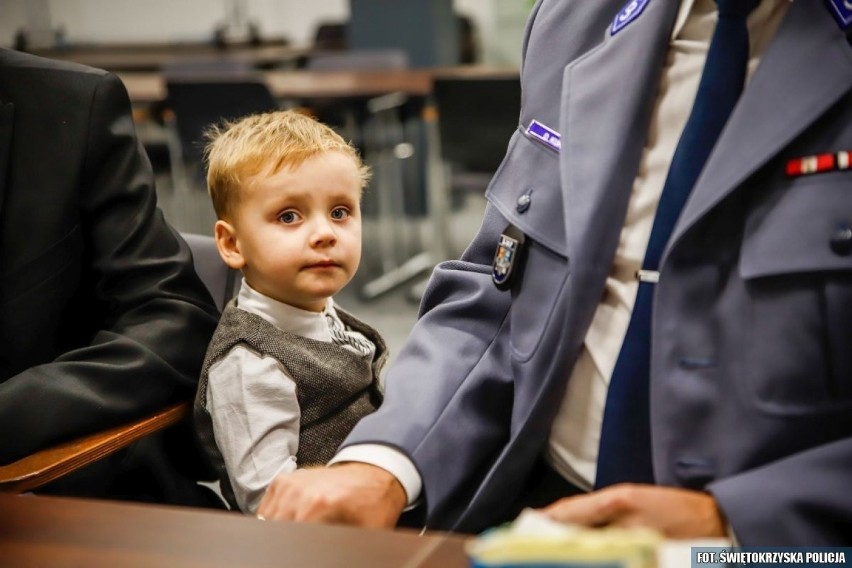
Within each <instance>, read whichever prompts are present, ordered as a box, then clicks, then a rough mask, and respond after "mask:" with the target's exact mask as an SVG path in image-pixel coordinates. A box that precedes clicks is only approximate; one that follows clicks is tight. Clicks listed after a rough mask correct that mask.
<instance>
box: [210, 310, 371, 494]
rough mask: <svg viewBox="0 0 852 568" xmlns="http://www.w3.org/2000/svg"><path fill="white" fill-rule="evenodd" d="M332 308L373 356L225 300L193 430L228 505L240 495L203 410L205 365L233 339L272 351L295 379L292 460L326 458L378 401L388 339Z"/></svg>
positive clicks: (305, 462)
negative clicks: (366, 343) (296, 441)
mask: <svg viewBox="0 0 852 568" xmlns="http://www.w3.org/2000/svg"><path fill="white" fill-rule="evenodd" d="M337 315H338V317H339V318H340V320H341V321H342V322H343V323H344V324H345V325H346V326H347V327H348V328H350V329H353V330H355V331H357V332H359V333H361V334H363V335H364V337H366V338H367V339H369V340H370V341H372V342H373V344H374V345H375V346H376V351H375V353H374V354H373V358H372V360H368V359H366V358H365V357H362V356H360V355H358V354H356V353H354V352H352V351H350V350H349V349H345V348H344V347H342V346H340V345H337V344H335V343H330V342H326V341H318V340H316V339H310V338H307V337H302V336H301V335H296V334H294V333H289V332H286V331H282V330H280V329H278V328H277V327H275V326H274V325H272V324H271V323H269V322H268V321H266V320H265V319H263V318H262V317H260V316H258V315H256V314H252V313H249V312H247V311H245V310H241V309H239V308H238V307H236V304H235V302H234V301H233V300H232V301H231V302H230V303H229V304H228V305H227V306H226V307H225V311H224V312H223V313H222V319H221V320H220V321H219V327H217V328H216V333H215V334H214V335H213V340H212V341H211V342H210V346H209V348H208V349H207V356H206V358H205V359H204V365H203V366H202V368H201V379H200V380H199V381H198V393H197V394H196V397H195V409H194V413H195V425H196V431H197V434H198V438H199V440H200V441H201V445H202V446H203V448H204V451H205V453H206V454H207V456H208V458H209V460H210V462H211V465H212V466H213V468H214V470H215V471H216V474H217V475H218V477H219V480H220V487H221V489H222V495H223V496H224V497H225V499H226V500H227V501H228V503H229V504H230V506H231V508H232V509H234V510H237V509H238V505H237V501H236V498H235V497H234V492H233V489H232V487H231V483H230V478H229V477H228V472H227V470H226V468H225V461H224V459H223V458H222V454H221V452H220V451H219V448H218V446H217V445H216V440H215V437H214V434H213V423H212V418H211V416H210V413H209V411H208V410H207V384H208V376H209V372H210V368H211V367H212V366H213V365H215V364H216V363H217V362H219V361H220V360H222V358H224V357H225V356H226V355H227V354H228V353H229V352H230V351H231V349H233V348H234V347H236V346H237V345H245V346H248V347H249V348H251V349H252V350H254V351H256V352H257V353H260V354H261V355H263V356H270V357H274V358H275V359H277V360H278V361H279V362H280V363H281V364H282V365H283V366H284V368H285V369H286V371H287V374H288V375H289V376H290V378H291V379H292V380H293V381H294V382H295V383H296V397H297V398H298V400H299V410H300V413H301V418H300V422H299V449H298V451H297V452H296V462H297V463H298V464H299V467H308V466H312V465H313V466H316V465H324V464H326V463H327V462H328V460H330V459H331V458H332V456H334V453H335V452H336V451H337V447H338V446H339V445H340V443H341V442H342V441H343V439H344V438H345V437H346V435H347V434H349V432H350V431H351V430H352V427H353V426H354V425H355V423H356V422H358V420H359V419H361V418H363V417H364V416H366V415H367V414H369V413H371V412H373V411H374V410H376V408H378V406H379V405H380V404H381V403H382V390H381V387H380V385H379V373H380V372H381V370H382V367H383V366H384V363H385V361H386V359H387V347H386V346H385V342H384V339H382V336H381V335H380V334H379V332H378V331H376V330H375V329H373V328H372V327H370V326H368V325H367V324H365V323H363V322H362V321H360V320H358V319H357V318H355V317H354V316H352V315H351V314H349V313H347V312H345V311H343V310H342V309H340V308H339V307H338V308H337ZM246 412H251V409H250V408H249V409H247V410H246Z"/></svg>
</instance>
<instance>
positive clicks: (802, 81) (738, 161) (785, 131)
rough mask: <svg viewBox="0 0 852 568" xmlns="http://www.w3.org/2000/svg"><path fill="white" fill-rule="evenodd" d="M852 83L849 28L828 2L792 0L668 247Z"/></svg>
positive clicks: (832, 102)
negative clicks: (838, 19)
mask: <svg viewBox="0 0 852 568" xmlns="http://www.w3.org/2000/svg"><path fill="white" fill-rule="evenodd" d="M850 88H852V52H850V48H849V44H848V43H847V39H846V36H845V34H844V33H843V32H841V31H840V29H839V28H838V27H837V24H836V23H835V22H834V20H833V19H832V17H831V15H830V14H829V12H828V11H827V10H826V9H825V6H824V5H823V3H822V2H811V1H804V0H803V1H799V2H793V3H792V4H791V6H790V8H789V10H788V12H787V15H786V16H785V18H784V21H783V22H782V24H781V27H780V28H779V29H778V32H777V35H776V36H775V39H774V40H773V41H772V43H771V44H770V46H769V48H768V49H767V51H766V53H765V54H764V56H763V58H762V60H761V62H760V65H759V66H758V68H757V70H756V71H755V73H754V76H753V77H752V80H751V81H750V83H749V84H748V85H747V87H746V90H745V92H744V93H743V96H742V98H741V99H740V102H739V104H738V105H737V107H736V108H735V109H734V112H733V114H732V115H731V118H730V120H729V121H728V125H727V126H726V127H725V130H724V131H723V132H722V134H721V136H720V138H719V141H718V143H717V144H716V148H715V150H714V151H713V153H712V154H711V155H710V158H709V159H708V161H707V164H706V166H705V168H704V171H703V173H702V174H701V177H699V179H698V181H697V182H696V185H695V188H694V189H693V191H692V194H691V196H690V198H689V201H688V202H687V204H686V206H685V208H684V210H683V213H682V214H681V218H680V220H679V222H678V224H677V226H676V227H675V229H674V233H673V234H672V238H671V240H670V242H669V249H671V247H672V246H673V245H674V244H675V243H676V242H677V240H678V238H679V237H680V236H681V235H683V233H684V232H685V231H686V230H687V229H688V228H689V227H690V226H692V225H693V224H695V222H696V221H697V220H698V219H700V218H701V217H702V216H703V215H705V214H706V213H707V212H708V211H709V210H710V209H711V208H712V207H714V206H715V205H716V204H718V203H719V202H720V201H721V200H722V199H723V198H725V196H727V195H728V194H730V192H731V191H733V190H734V189H735V188H736V187H737V186H738V185H739V184H741V183H742V182H743V181H744V180H745V179H746V178H747V177H748V176H749V175H751V174H752V173H754V172H755V171H756V170H757V169H758V168H760V167H761V166H762V165H764V164H765V163H766V162H767V161H769V160H770V159H771V158H773V157H774V156H775V155H777V154H778V153H779V152H780V151H781V150H782V149H783V148H784V147H785V146H786V145H787V144H789V143H790V142H791V141H792V140H793V139H794V138H795V137H796V136H798V135H799V134H800V133H801V132H802V131H803V130H805V129H806V128H807V127H808V126H809V125H811V124H812V123H813V122H814V121H815V120H817V119H818V118H819V117H820V116H821V115H822V114H823V113H824V112H826V111H827V110H828V109H829V107H831V105H833V104H834V103H836V102H837V101H838V100H839V99H840V98H841V97H842V96H843V95H844V94H846V93H847V92H848V91H849V89H850Z"/></svg>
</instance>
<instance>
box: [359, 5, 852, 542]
mask: <svg viewBox="0 0 852 568" xmlns="http://www.w3.org/2000/svg"><path fill="white" fill-rule="evenodd" d="M624 4H625V2H624V1H623V0H600V1H597V2H588V1H585V0H541V1H540V2H539V3H538V4H537V5H536V8H535V9H534V10H533V15H532V18H531V20H530V25H529V27H528V33H527V37H526V41H525V43H524V50H525V57H524V63H523V70H522V74H521V84H522V88H523V93H524V96H523V105H522V109H521V116H520V126H519V128H518V131H517V133H516V134H515V135H514V136H513V138H512V140H511V142H510V143H509V149H508V152H507V155H506V158H505V160H504V161H503V164H502V165H501V166H500V169H499V170H498V171H497V173H496V175H495V177H494V179H493V181H492V182H491V186H490V188H489V190H488V195H487V197H488V201H489V205H488V207H487V209H486V213H485V219H484V221H483V224H482V228H481V230H480V232H479V234H478V235H477V236H476V238H475V239H474V241H473V243H471V245H470V246H469V247H468V249H467V251H466V252H465V254H464V255H463V256H462V258H461V260H459V261H450V262H447V263H444V264H441V265H439V266H438V267H437V268H436V270H435V272H434V274H433V275H432V280H431V281H430V283H429V287H428V289H427V291H426V294H425V295H424V298H423V304H422V307H421V310H422V312H423V314H422V316H421V318H420V320H419V321H418V323H417V325H416V326H415V328H414V330H413V332H412V334H411V336H410V337H409V340H408V343H407V344H406V346H405V347H404V348H403V350H402V351H401V353H400V354H399V356H398V357H397V359H396V362H395V364H394V365H393V366H392V368H391V369H389V372H388V374H387V376H386V389H387V390H386V397H385V400H384V402H383V404H382V406H381V408H379V410H378V411H377V412H376V413H374V414H371V415H370V416H368V417H366V418H364V419H363V420H362V421H361V422H360V423H359V424H358V426H357V427H356V428H355V429H354V430H353V432H352V435H351V436H350V437H349V438H348V439H347V440H346V442H345V443H344V444H345V445H350V444H357V443H365V442H378V443H384V444H387V445H390V446H392V447H395V448H398V449H400V450H401V451H402V452H404V453H405V454H406V455H408V456H409V457H410V458H411V460H412V462H413V463H414V464H415V466H416V467H417V469H418V471H419V472H420V474H421V476H422V479H423V488H424V490H423V496H424V498H425V508H426V510H427V522H428V524H429V527H430V528H451V529H457V530H467V531H478V530H481V529H483V528H485V527H487V526H490V525H494V524H497V523H500V522H503V521H505V520H507V519H506V517H507V515H508V514H509V513H510V510H511V509H510V508H511V506H512V505H513V502H514V501H515V500H516V498H517V497H518V495H519V493H520V492H521V491H522V490H523V488H524V485H525V483H526V481H527V479H528V477H529V474H530V471H531V469H532V467H533V464H534V463H535V462H536V460H537V459H538V456H539V454H540V452H541V449H542V448H543V446H544V445H545V444H546V443H547V439H548V434H549V430H550V426H551V423H552V421H553V419H554V416H555V415H556V413H557V411H558V409H559V405H560V402H561V401H562V399H563V395H564V393H565V389H566V385H567V379H568V377H569V376H570V374H571V369H572V368H573V366H574V364H575V361H576V358H577V354H578V353H579V351H580V349H581V346H582V343H583V340H584V337H585V336H586V333H587V331H588V329H589V322H590V321H591V320H592V317H593V315H594V310H595V309H596V306H597V305H598V302H599V301H600V298H601V294H602V290H603V287H604V284H605V281H606V277H607V274H609V272H610V271H611V270H612V259H613V254H614V252H615V250H616V247H617V245H618V241H619V235H620V232H621V229H622V225H623V222H624V218H625V214H626V211H627V207H628V203H629V200H630V195H631V191H632V187H633V181H634V179H635V177H636V174H637V170H638V168H639V163H640V160H641V156H642V152H643V149H644V146H645V140H646V136H647V134H648V124H649V121H650V117H651V113H652V111H653V108H654V101H655V98H656V97H657V94H658V86H659V80H660V72H661V69H662V68H663V65H664V64H665V61H666V57H667V55H668V46H669V44H670V38H671V30H672V25H673V23H674V19H675V16H676V14H677V8H678V4H679V3H678V2H648V3H647V5H645V7H644V10H643V11H642V12H641V14H639V15H638V16H637V17H636V19H635V20H633V21H632V23H630V24H629V25H628V26H627V27H624V28H623V29H621V31H619V32H618V33H616V34H612V33H611V31H610V30H611V29H612V23H613V21H614V19H615V17H616V13H618V11H619V10H621V9H622V8H623V7H624ZM829 7H830V6H829V3H823V2H794V3H792V4H791V5H790V7H789V10H788V12H787V15H786V16H785V18H784V21H783V22H782V24H781V26H780V28H779V29H778V32H777V34H776V35H775V37H774V39H773V40H772V42H771V44H770V45H769V47H768V49H767V50H766V52H765V53H764V54H763V56H762V58H761V61H760V65H759V67H758V68H757V70H756V72H755V73H754V75H753V76H752V78H751V80H750V81H749V83H748V85H746V89H745V91H744V92H743V95H742V98H741V99H740V101H739V103H738V106H737V108H736V109H735V110H734V113H733V114H732V115H731V118H730V120H729V121H728V124H727V126H726V128H725V130H724V132H722V135H721V137H720V138H719V141H718V143H717V145H716V148H715V149H714V152H713V154H712V155H711V156H710V158H709V160H708V162H707V164H706V165H705V168H704V172H703V173H702V175H701V177H700V178H699V179H698V181H697V183H696V185H695V187H694V188H693V190H692V193H691V195H690V198H689V200H688V202H687V203H686V206H685V208H684V210H683V212H682V214H681V216H680V220H679V221H678V224H677V226H676V227H675V230H674V233H673V234H672V238H671V239H670V241H669V244H668V248H667V251H666V253H665V254H664V255H663V258H662V261H661V263H660V282H659V284H658V285H657V287H656V290H655V297H654V303H655V305H654V318H653V319H654V322H653V331H652V336H651V339H652V351H651V385H650V396H651V431H652V441H653V458H654V473H655V479H656V481H657V483H659V484H661V485H669V486H678V487H687V488H692V489H704V490H707V491H710V492H712V493H713V495H714V497H715V498H716V500H717V502H718V504H719V506H720V507H721V509H722V511H723V512H724V514H725V517H726V518H727V520H728V521H729V522H730V523H731V525H732V526H733V529H734V532H735V533H736V535H737V537H738V538H739V540H740V542H741V543H742V544H743V545H747V546H764V545H811V546H813V545H839V544H845V545H849V544H850V543H852V492H850V491H849V488H850V486H852V349H850V346H851V344H850V339H852V232H850V228H852V169H849V168H848V165H846V166H840V167H838V169H836V170H835V171H830V172H825V173H820V174H815V175H804V176H788V175H787V174H786V172H785V170H786V165H787V164H788V163H791V162H792V161H793V160H797V159H800V158H802V157H805V156H815V155H819V154H823V153H833V154H838V155H842V156H846V154H845V152H846V151H849V150H852V48H850V45H849V42H848V38H847V36H846V34H845V33H844V32H843V31H842V30H841V29H840V28H839V26H838V25H837V22H836V21H835V20H834V18H833V17H832V14H831V12H830V11H829ZM532 120H538V121H540V122H542V123H544V124H546V125H548V126H550V127H551V128H554V129H556V130H557V131H558V132H560V134H561V136H562V137H561V150H560V151H558V152H557V151H556V150H555V149H554V148H552V147H549V146H547V145H544V144H540V143H539V142H538V141H537V140H536V138H535V137H534V136H532V135H530V134H528V133H527V131H526V129H527V126H528V125H529V124H530V123H531V121H532ZM845 162H848V156H847V159H844V162H843V163H845ZM792 163H794V164H795V162H792ZM840 163H841V160H840V158H838V164H840ZM524 196H527V197H528V201H526V203H525V204H524V203H522V202H519V201H518V200H519V199H521V198H522V197H524ZM522 204H523V206H522V207H519V205H522ZM510 224H511V225H514V226H515V227H517V228H518V229H519V230H521V231H523V233H524V234H525V235H526V244H525V247H526V259H525V264H524V265H523V268H522V271H521V273H520V274H519V277H517V278H516V279H515V280H514V281H513V283H512V289H511V290H505V291H501V290H499V289H497V288H496V287H495V286H494V284H493V282H492V276H491V274H492V267H491V263H492V259H493V258H494V253H495V250H496V248H497V244H498V242H499V238H500V234H501V232H502V231H504V230H505V228H506V227H507V226H508V225H510Z"/></svg>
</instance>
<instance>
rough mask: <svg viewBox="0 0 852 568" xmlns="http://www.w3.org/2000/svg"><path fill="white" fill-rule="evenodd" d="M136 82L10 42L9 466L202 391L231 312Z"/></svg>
mask: <svg viewBox="0 0 852 568" xmlns="http://www.w3.org/2000/svg"><path fill="white" fill-rule="evenodd" d="M153 184H154V181H153V177H152V173H151V168H150V165H149V163H148V160H147V158H146V156H145V153H144V151H143V150H142V148H141V146H140V145H139V142H138V141H137V139H136V135H135V130H134V125H133V121H132V117H131V113H130V105H129V101H128V98H127V94H126V91H125V89H124V87H123V85H122V84H121V82H120V81H119V80H118V79H117V78H116V77H115V76H114V75H111V74H108V73H106V72H103V71H100V70H96V69H91V68H88V67H83V66H80V65H74V64H68V63H60V62H55V61H50V60H46V59H41V58H37V57H33V56H30V55H26V54H22V53H18V52H14V51H9V50H4V49H0V432H1V433H2V435H0V463H8V462H11V461H14V460H16V459H18V458H20V457H22V456H24V455H26V454H28V453H30V452H32V451H34V450H38V449H40V448H44V447H45V446H48V445H50V444H53V443H55V442H59V441H61V440H65V439H69V438H72V437H76V436H80V435H83V434H87V433H90V432H93V431H96V430H99V429H102V428H104V427H109V426H113V425H116V424H119V423H122V422H126V421H129V420H131V419H134V418H138V417H141V416H143V415H145V414H147V413H150V412H152V411H154V410H156V409H157V408H159V407H161V406H163V405H164V404H166V403H168V402H170V401H175V400H178V399H182V398H190V397H192V395H193V393H194V391H195V386H196V382H197V378H198V372H199V369H200V366H201V362H202V359H203V357H204V352H205V348H206V346H207V342H208V340H209V339H210V337H211V335H212V332H213V330H214V327H215V324H216V320H217V317H218V314H217V311H216V308H215V307H214V305H213V303H212V300H211V299H210V296H209V294H208V293H207V291H206V289H205V288H204V286H203V284H202V283H201V282H200V280H199V279H198V277H197V275H196V274H195V272H194V270H193V268H192V262H191V256H190V252H189V249H188V248H187V246H186V244H185V243H184V242H183V241H182V240H181V239H180V237H179V236H178V235H177V234H176V233H175V231H174V230H173V229H171V228H170V227H169V226H168V225H167V224H166V222H165V220H164V219H163V216H162V213H161V212H160V210H159V209H157V208H156V196H155V193H154V185H153Z"/></svg>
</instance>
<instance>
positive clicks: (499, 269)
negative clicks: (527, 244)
mask: <svg viewBox="0 0 852 568" xmlns="http://www.w3.org/2000/svg"><path fill="white" fill-rule="evenodd" d="M524 241H525V237H524V234H523V233H522V232H521V230H520V229H518V228H517V227H515V226H514V225H509V226H508V227H506V230H504V231H503V234H501V235H500V240H499V241H498V242H497V250H496V251H495V253H494V261H493V262H492V263H491V279H492V280H493V281H494V285H495V286H497V288H499V289H500V290H508V289H509V288H510V287H511V286H512V281H513V280H514V277H515V275H516V274H518V273H519V272H520V270H521V260H522V258H521V257H522V256H523V252H524Z"/></svg>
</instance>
